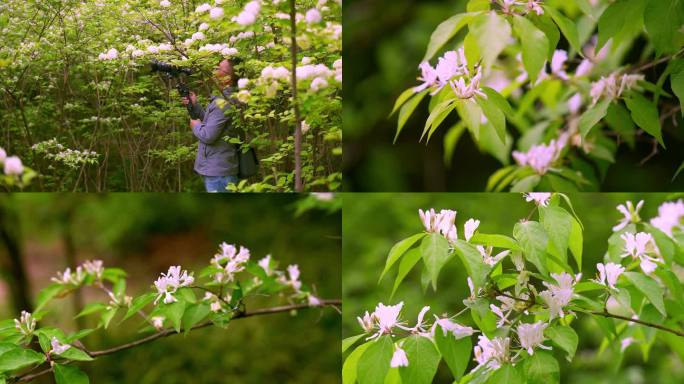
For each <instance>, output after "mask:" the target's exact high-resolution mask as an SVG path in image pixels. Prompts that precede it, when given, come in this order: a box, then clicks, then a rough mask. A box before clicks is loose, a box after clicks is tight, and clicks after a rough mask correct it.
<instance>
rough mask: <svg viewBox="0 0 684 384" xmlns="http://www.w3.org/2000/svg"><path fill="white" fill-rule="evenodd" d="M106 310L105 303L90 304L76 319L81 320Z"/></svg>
mask: <svg viewBox="0 0 684 384" xmlns="http://www.w3.org/2000/svg"><path fill="white" fill-rule="evenodd" d="M105 308H107V305H106V304H104V303H90V304H88V305H86V306H85V307H83V310H82V311H81V312H79V314H78V315H76V317H74V318H79V317H82V316H87V315H90V314H93V313H96V312H100V311H102V310H104V309H105Z"/></svg>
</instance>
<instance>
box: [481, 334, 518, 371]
mask: <svg viewBox="0 0 684 384" xmlns="http://www.w3.org/2000/svg"><path fill="white" fill-rule="evenodd" d="M510 344H511V339H510V338H508V337H506V338H502V337H495V338H493V339H491V340H490V339H488V338H487V336H485V335H480V336H479V337H478V342H477V345H476V346H475V347H474V348H473V354H474V355H475V361H477V366H478V367H480V366H484V367H485V368H487V369H491V370H496V369H498V368H500V367H501V365H502V364H505V363H507V362H508V361H510V354H509V348H510Z"/></svg>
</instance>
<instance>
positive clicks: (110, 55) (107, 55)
mask: <svg viewBox="0 0 684 384" xmlns="http://www.w3.org/2000/svg"><path fill="white" fill-rule="evenodd" d="M118 57H119V51H118V50H117V49H116V48H111V49H110V50H108V51H107V52H103V53H100V55H99V56H98V57H97V58H98V59H99V60H116V59H117V58H118Z"/></svg>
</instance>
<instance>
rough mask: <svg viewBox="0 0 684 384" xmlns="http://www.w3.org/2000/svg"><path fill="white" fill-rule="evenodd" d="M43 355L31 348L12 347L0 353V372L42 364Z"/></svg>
mask: <svg viewBox="0 0 684 384" xmlns="http://www.w3.org/2000/svg"><path fill="white" fill-rule="evenodd" d="M44 361H45V355H43V354H42V353H38V352H36V351H34V350H31V349H24V348H19V347H17V348H14V349H10V350H7V351H5V352H3V353H2V354H1V355H0V372H8V371H14V370H17V369H21V368H25V367H29V366H32V365H37V364H42V363H43V362H44Z"/></svg>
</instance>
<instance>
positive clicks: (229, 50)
mask: <svg viewBox="0 0 684 384" xmlns="http://www.w3.org/2000/svg"><path fill="white" fill-rule="evenodd" d="M198 33H201V32H198ZM199 51H200V52H202V51H207V52H220V53H221V55H223V56H228V57H230V56H235V55H237V54H238V50H237V48H233V47H229V46H228V44H225V43H223V44H206V45H204V46H202V47H200V49H199Z"/></svg>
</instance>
